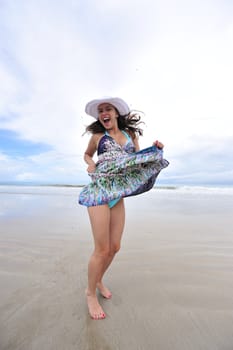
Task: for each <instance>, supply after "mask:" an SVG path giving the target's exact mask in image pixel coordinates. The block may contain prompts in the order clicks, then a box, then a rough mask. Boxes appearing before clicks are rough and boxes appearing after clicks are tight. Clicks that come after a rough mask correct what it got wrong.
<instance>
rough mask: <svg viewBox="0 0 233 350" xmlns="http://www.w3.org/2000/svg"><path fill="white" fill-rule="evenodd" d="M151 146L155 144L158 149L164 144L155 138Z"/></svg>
mask: <svg viewBox="0 0 233 350" xmlns="http://www.w3.org/2000/svg"><path fill="white" fill-rule="evenodd" d="M153 146H156V147H157V148H158V149H163V147H164V145H163V144H162V142H160V141H158V140H156V141H154V142H153Z"/></svg>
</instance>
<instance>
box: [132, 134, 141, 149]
mask: <svg viewBox="0 0 233 350" xmlns="http://www.w3.org/2000/svg"><path fill="white" fill-rule="evenodd" d="M133 143H134V146H135V151H136V152H138V151H140V146H139V142H138V138H137V137H135V138H134V139H133Z"/></svg>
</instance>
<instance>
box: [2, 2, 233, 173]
mask: <svg viewBox="0 0 233 350" xmlns="http://www.w3.org/2000/svg"><path fill="white" fill-rule="evenodd" d="M231 15H232V7H231V5H230V4H229V3H228V2H220V1H217V0H216V1H214V2H213V1H206V0H205V1H200V0H197V1H194V0H193V1H189V2H187V1H184V0H177V1H162V0H160V1H152V0H148V1H144V2H142V1H131V0H130V1H127V2H126V1H123V0H121V1H119V0H118V1H115V0H114V1H107V0H105V1H102V2H101V6H100V4H99V2H97V1H87V2H85V3H82V4H81V3H80V2H76V1H71V0H70V1H59V2H49V3H48V2H46V1H45V0H42V1H40V2H36V1H31V2H28V1H26V0H21V1H19V2H17V3H14V4H13V3H12V2H5V3H4V18H3V21H2V23H3V24H2V26H3V29H4V32H5V37H4V38H3V40H2V45H4V52H5V53H4V55H2V56H1V59H2V63H1V64H0V79H1V82H3V84H1V88H0V95H1V98H0V114H1V119H0V120H1V121H0V127H7V128H10V129H12V130H15V131H17V132H18V133H19V134H20V135H21V137H23V138H25V139H27V140H31V141H35V142H44V143H47V144H49V145H51V146H52V148H53V149H54V154H53V153H46V154H44V155H40V156H38V157H37V158H36V157H34V158H33V159H31V160H30V161H31V162H32V164H31V165H30V161H29V160H27V164H26V165H25V169H21V170H20V171H21V174H23V173H25V174H30V173H33V171H30V166H33V167H35V166H37V165H35V164H43V167H44V169H45V168H46V167H48V168H49V166H53V167H54V169H55V168H56V170H57V171H58V173H60V174H62V173H63V174H64V173H66V172H70V174H69V178H71V177H72V176H74V177H75V172H76V169H77V168H76V167H77V164H79V167H80V168H82V169H83V170H82V171H83V172H85V165H84V163H83V161H82V160H81V159H82V158H81V157H82V154H83V152H84V149H85V147H86V143H87V140H88V136H84V137H82V136H81V135H82V133H83V131H84V127H85V125H86V124H88V123H90V122H91V121H92V119H91V118H89V117H87V116H85V114H84V105H85V103H86V102H87V101H88V100H89V99H91V98H95V97H98V96H102V95H118V96H122V97H123V98H125V99H126V100H127V101H128V103H129V104H130V106H131V107H132V108H135V109H139V110H142V111H144V112H145V116H144V120H145V122H146V126H145V128H144V129H145V132H144V134H145V136H144V138H143V139H141V145H142V147H144V146H145V147H146V146H148V145H149V144H151V143H152V141H154V140H155V139H160V140H162V141H163V142H164V143H165V144H166V148H165V156H166V157H167V158H168V159H169V158H170V159H169V160H171V165H170V167H169V168H168V170H166V173H164V177H165V176H166V175H167V176H170V175H169V174H170V173H171V174H174V175H175V174H176V172H177V174H178V173H179V164H181V163H182V161H183V159H186V160H187V161H188V158H187V157H189V156H190V155H191V154H192V156H193V155H195V151H196V152H197V151H198V149H199V146H200V145H201V148H202V155H201V157H204V158H205V154H207V155H208V154H209V152H210V150H211V149H213V148H214V147H215V143H216V140H219V141H220V140H221V141H222V140H224V139H227V140H228V139H230V138H231V137H232V133H233V131H232V130H233V128H232V126H233V125H232V123H233V122H232V114H233V105H232V95H233V84H232V81H233V63H232V62H233V47H232V45H231V43H232V40H233V22H232V16H231ZM206 143H208V147H206ZM184 149H185V150H186V154H184V152H183V150H184ZM224 151H225V148H224V147H223V149H222V153H223V154H224ZM205 152H206V153H205ZM227 152H228V151H227ZM55 154H60V155H61V154H66V155H67V157H68V158H69V161H67V159H66V158H65V157H64V158H60V160H59V161H58V160H56V164H55V163H54V159H56V156H55ZM77 159H79V160H78V162H77ZM47 161H48V163H46V162H47ZM203 161H204V160H203ZM14 162H15V163H14ZM11 164H16V166H17V167H20V166H19V164H18V162H17V161H16V160H15V161H13V160H12V161H11ZM38 166H39V165H38ZM68 169H70V170H68ZM180 171H181V170H180ZM182 171H183V172H185V174H183V175H184V176H186V174H187V176H190V177H192V174H193V171H192V169H191V168H190V166H189V167H187V168H185V169H182ZM223 171H224V170H222V172H223ZM226 172H229V169H227V170H226ZM45 173H46V172H45ZM36 174H37V172H36ZM189 174H190V175H189ZM47 175H48V174H47ZM19 176H20V175H19ZM49 176H52V172H51V174H49ZM61 176H62V175H61ZM82 176H83V175H82ZM177 176H178V175H177ZM179 176H182V173H181V172H180V173H179ZM206 176H207V175H206Z"/></svg>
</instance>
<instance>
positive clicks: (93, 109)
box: [85, 97, 130, 119]
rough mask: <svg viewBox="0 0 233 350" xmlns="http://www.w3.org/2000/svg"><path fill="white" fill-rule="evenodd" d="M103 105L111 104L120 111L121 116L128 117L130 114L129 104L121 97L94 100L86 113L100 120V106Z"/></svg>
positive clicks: (86, 109) (89, 103)
mask: <svg viewBox="0 0 233 350" xmlns="http://www.w3.org/2000/svg"><path fill="white" fill-rule="evenodd" d="M102 103H109V104H111V105H112V106H114V107H115V108H116V109H117V110H118V112H119V113H120V115H127V114H129V112H130V109H129V106H128V105H127V103H126V102H125V101H124V100H122V99H121V98H119V97H107V98H100V99H97V100H92V101H90V102H88V103H87V104H86V107H85V112H86V113H87V114H89V115H90V116H92V117H94V118H95V119H98V116H99V113H98V106H99V105H101V104H102Z"/></svg>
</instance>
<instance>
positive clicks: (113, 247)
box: [110, 243, 121, 255]
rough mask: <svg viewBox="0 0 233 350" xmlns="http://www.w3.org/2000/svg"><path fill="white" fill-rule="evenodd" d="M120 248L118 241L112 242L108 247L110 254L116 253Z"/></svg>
mask: <svg viewBox="0 0 233 350" xmlns="http://www.w3.org/2000/svg"><path fill="white" fill-rule="evenodd" d="M120 248H121V245H120V243H114V244H112V245H111V247H110V255H115V254H116V253H118V252H119V250H120Z"/></svg>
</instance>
